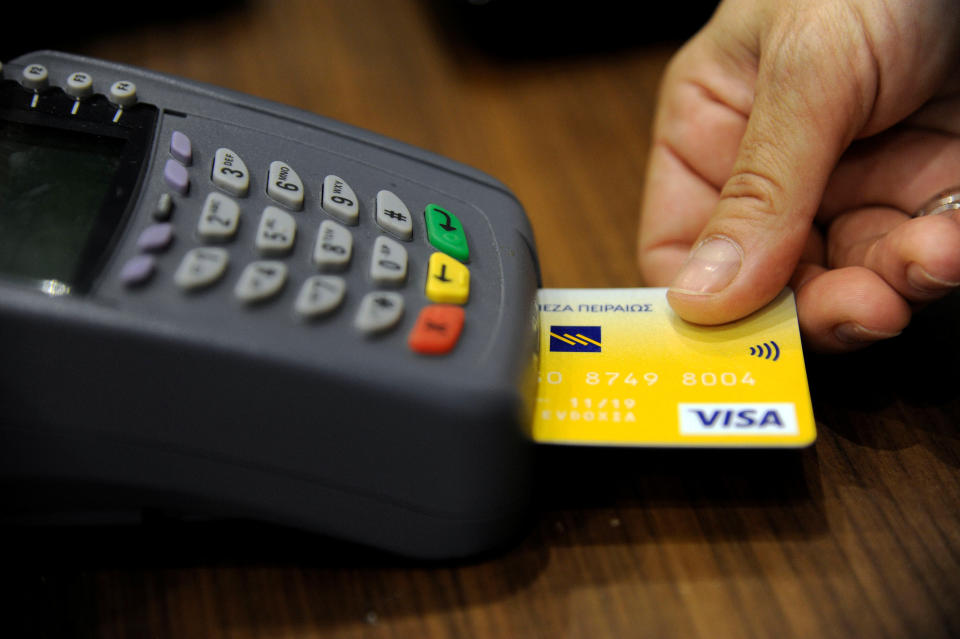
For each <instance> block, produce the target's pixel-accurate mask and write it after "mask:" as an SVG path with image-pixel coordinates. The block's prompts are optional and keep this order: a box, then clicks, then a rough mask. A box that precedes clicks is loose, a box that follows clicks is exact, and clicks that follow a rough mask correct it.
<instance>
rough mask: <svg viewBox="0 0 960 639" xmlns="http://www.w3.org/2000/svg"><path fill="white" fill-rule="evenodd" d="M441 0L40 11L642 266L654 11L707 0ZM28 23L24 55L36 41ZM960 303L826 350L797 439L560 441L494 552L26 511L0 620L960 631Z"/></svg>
mask: <svg viewBox="0 0 960 639" xmlns="http://www.w3.org/2000/svg"><path fill="white" fill-rule="evenodd" d="M437 4H438V3H433V4H429V3H426V2H416V1H414V0H352V1H351V0H331V1H324V2H312V1H310V0H301V1H299V2H293V1H291V2H269V1H266V0H263V1H254V0H250V1H248V2H236V3H226V2H221V3H213V4H211V3H204V2H195V3H192V4H191V3H187V2H173V3H172V4H171V5H169V7H168V9H169V11H167V12H165V14H164V16H163V18H162V19H157V20H154V21H151V20H149V19H147V18H136V17H135V16H124V15H122V14H119V15H118V14H116V13H115V12H113V13H112V12H110V11H107V10H104V11H102V12H101V13H102V15H100V16H96V15H94V16H91V15H89V12H90V11H93V12H94V13H96V11H99V9H97V10H94V9H88V8H84V9H83V10H81V8H80V7H78V8H77V9H76V13H75V15H73V16H72V17H73V18H74V20H72V21H71V20H64V21H63V22H62V25H63V26H62V28H58V29H46V30H38V32H37V33H35V34H27V35H23V36H21V38H22V40H23V41H26V42H27V44H30V45H33V46H31V47H28V48H39V47H41V46H42V47H57V48H61V49H67V50H70V51H74V52H77V53H84V54H88V55H93V56H97V57H101V58H107V59H112V60H116V61H120V62H125V63H130V64H135V65H139V66H145V67H149V68H152V69H155V70H158V71H164V72H169V73H173V74H176V75H180V76H184V77H187V78H191V79H195V80H200V81H204V82H210V83H213V84H217V85H220V86H225V87H229V88H231V89H236V90H239V91H243V92H246V93H250V94H254V95H257V96H261V97H265V98H270V99H273V100H276V101H279V102H283V103H286V104H289V105H293V106H296V107H300V108H303V109H307V110H309V111H313V112H317V113H320V114H322V115H326V116H329V117H332V118H335V119H338V120H342V121H345V122H348V123H351V124H354V125H357V126H360V127H363V128H367V129H371V130H373V131H376V132H379V133H382V134H385V135H388V136H390V137H393V138H397V139H400V140H402V141H405V142H408V143H410V144H413V145H416V146H421V147H425V148H427V149H430V150H432V151H436V152H438V153H440V154H443V155H446V156H449V157H452V158H454V159H456V160H459V161H462V162H464V163H466V164H469V165H472V166H475V167H477V168H479V169H481V170H484V171H486V172H488V173H491V174H493V175H495V176H496V177H498V178H499V179H501V180H502V181H503V182H505V183H506V184H507V185H508V186H510V187H511V188H512V190H513V191H514V192H515V193H516V194H517V195H518V197H519V199H520V200H521V201H522V202H523V203H524V205H525V207H526V209H527V211H528V214H529V216H530V218H531V221H532V223H533V226H534V231H535V233H536V237H537V243H538V248H539V254H540V259H541V264H542V269H543V284H544V285H545V286H548V287H632V286H639V285H642V282H641V281H640V278H639V274H638V271H637V268H636V265H635V240H636V229H637V219H636V218H637V209H638V202H639V201H640V193H641V189H642V179H641V176H642V175H643V172H644V165H645V162H646V153H647V150H648V145H649V129H650V120H651V117H652V110H653V105H654V100H655V93H656V89H657V84H658V80H659V77H660V75H661V73H662V71H663V68H664V65H665V64H666V62H667V60H668V59H669V57H670V55H671V53H672V52H673V51H675V50H676V47H677V46H678V45H677V42H679V40H676V41H669V40H666V41H665V39H664V38H663V37H656V36H663V35H664V34H667V35H669V34H670V33H672V31H671V29H670V28H669V27H677V31H679V32H683V31H684V30H685V32H686V33H688V34H689V33H691V32H692V31H693V30H694V29H695V28H696V20H695V18H696V16H693V17H691V16H690V14H689V12H685V9H684V6H685V5H684V3H680V4H681V5H684V6H680V7H679V8H678V10H677V15H675V16H670V17H669V21H670V24H666V23H663V24H661V25H656V24H654V25H651V24H650V23H649V20H648V21H645V22H644V23H643V25H639V26H636V28H635V29H634V30H631V29H624V28H617V26H618V25H619V26H620V27H622V26H623V24H624V23H623V20H625V19H626V13H624V12H620V13H618V12H617V11H616V10H615V9H614V7H615V6H616V4H615V3H609V6H608V5H604V3H603V2H602V1H601V2H597V3H592V4H591V5H590V9H589V10H588V9H580V10H579V11H581V12H582V15H580V14H571V13H565V12H563V11H562V10H560V9H557V10H556V14H555V15H554V16H552V17H551V16H540V17H539V18H538V17H537V16H533V15H532V14H530V12H526V13H524V12H523V11H521V9H520V8H518V9H517V10H516V11H517V12H516V13H514V14H510V13H505V12H504V11H503V7H502V5H498V6H499V7H500V8H499V9H498V10H499V11H500V13H499V14H493V15H494V19H492V20H491V19H487V18H485V17H477V16H481V15H483V16H485V15H489V14H490V13H491V11H492V7H493V5H497V3H496V2H494V3H491V8H488V11H487V13H486V14H477V16H472V17H471V16H470V15H469V13H468V11H467V9H468V8H469V5H468V4H467V3H466V2H463V3H460V4H459V5H456V6H457V7H458V8H459V9H458V10H459V12H460V15H467V16H468V17H471V20H472V24H473V26H474V27H475V29H474V30H473V34H474V35H479V36H481V39H482V42H480V41H478V40H475V39H471V37H470V36H469V35H468V32H466V31H463V30H462V28H460V27H458V26H457V24H455V23H454V22H451V21H450V20H449V18H448V17H444V14H443V12H438V11H437ZM440 4H442V3H440ZM447 4H448V5H449V4H452V3H447ZM519 5H520V7H522V6H525V3H519ZM64 10H67V9H64ZM31 11H32V9H31ZM126 11H127V12H129V11H131V9H128V10H126ZM41 13H42V12H41ZM93 17H95V18H97V19H98V20H99V19H105V21H106V26H105V27H102V28H97V29H95V28H93V27H89V28H88V26H87V25H88V24H92V22H91V19H92V18H93ZM110 18H112V19H110ZM511 18H516V20H514V21H511ZM684 18H688V20H686V21H685V23H684V20H683V19H684ZM36 19H38V20H40V18H39V17H38V18H36ZM58 24H60V23H58ZM14 27H15V25H14V24H13V23H12V22H8V23H7V24H6V25H5V31H6V32H8V33H9V34H10V38H8V39H7V42H6V45H5V46H6V47H7V49H8V50H7V51H6V55H9V54H11V53H17V52H22V51H16V50H12V49H13V48H15V47H16V46H20V45H19V44H18V43H19V42H20V40H18V39H17V37H16V36H14V35H13V33H12V32H13V31H14V30H15V28H14ZM524 34H526V35H524ZM578 34H579V39H578ZM584 34H590V35H592V36H593V37H585V35H584ZM630 35H632V36H634V37H632V38H630V39H629V40H628V39H627V36H630ZM597 36H600V37H597ZM5 37H6V36H5ZM576 43H582V44H583V45H584V46H582V47H580V48H582V49H583V51H579V52H576V51H572V50H571V49H572V47H570V46H566V45H570V44H576ZM24 50H25V49H24ZM507 52H510V53H512V54H513V55H505V54H506V53H507ZM532 53H536V54H537V55H531V54H532ZM957 317H960V301H958V299H957V297H953V298H950V299H948V300H946V301H945V302H942V303H939V304H935V305H933V306H932V307H930V308H928V309H926V310H925V312H924V313H922V314H921V315H920V317H918V318H917V320H915V322H914V325H913V326H912V327H911V329H909V330H908V331H907V332H906V333H905V334H904V335H903V336H901V337H900V338H898V339H897V340H896V341H895V342H893V343H891V344H888V345H881V346H878V347H874V348H872V349H869V350H867V351H865V352H862V353H860V354H856V355H850V356H843V357H825V356H814V355H810V354H808V361H807V364H808V374H809V378H810V385H811V391H812V395H813V400H814V410H815V414H816V417H817V425H818V429H819V439H818V440H817V442H816V445H815V446H814V447H812V448H809V449H806V450H803V451H791V452H775V453H772V452H762V451H740V452H737V451H728V452H723V451H652V450H646V451H644V450H640V451H633V450H606V449H543V450H542V451H540V456H539V460H538V463H539V465H540V467H539V469H538V473H537V477H538V491H537V495H538V496H537V501H536V509H535V512H534V513H533V517H532V522H531V525H530V527H529V528H528V529H527V530H525V531H524V532H523V534H522V535H521V536H520V537H519V538H518V539H517V540H516V541H515V543H513V544H511V545H509V546H508V547H506V548H504V549H501V550H499V551H497V552H496V553H493V554H491V555H490V556H485V557H481V558H474V559H471V560H469V561H461V562H453V563H440V564H421V563H416V562H411V561H406V560H403V559H398V558H395V557H391V556H385V555H382V554H379V553H376V552H372V551H369V550H367V549H364V548H357V547H355V546H352V545H349V544H346V543H341V542H336V541H330V540H327V539H323V538H317V537H315V536H312V535H308V534H304V533H299V532H295V531H288V530H281V529H275V528H272V527H269V526H262V525H252V524H251V525H245V524H244V525H239V524H229V525H223V524H197V525H186V526H185V525H173V524H165V523H163V522H158V523H156V524H154V525H149V526H145V527H142V528H134V529H80V530H67V531H64V530H53V531H40V532H37V531H32V532H30V533H29V534H21V535H20V536H18V537H17V538H15V539H13V540H11V541H9V542H8V543H7V544H6V546H5V550H6V552H5V553H4V555H5V557H6V560H5V561H4V564H5V568H4V571H3V577H2V582H3V593H2V594H3V598H2V599H3V604H0V610H2V611H3V612H4V614H3V622H2V623H3V624H4V625H7V626H8V627H9V626H12V627H13V628H15V629H16V632H14V633H11V634H8V635H7V636H16V637H73V636H80V637H176V638H178V639H185V638H191V637H202V638H205V639H209V638H214V637H244V638H246V637H271V638H276V637H297V638H305V637H327V636H329V637H338V638H348V637H349V638H352V637H370V638H373V637H378V638H379V637H418V638H430V639H438V638H443V637H498V638H502V637H547V638H565V637H570V638H579V637H588V638H590V639H605V638H618V639H619V638H624V637H656V638H668V637H680V638H686V637H704V638H710V639H720V638H724V637H777V638H778V639H787V638H789V637H818V638H822V637H857V638H874V637H891V638H903V637H922V638H933V637H957V636H960V432H958V423H960V419H958V418H960V394H958V392H957V383H956V382H955V379H954V376H955V374H956V373H955V370H956V369H954V368H953V365H955V364H956V363H957V362H958V361H960V340H958V339H957V336H956V333H957V331H956V328H955V326H956V324H955V322H956V318H957ZM940 365H943V366H944V368H943V369H940V368H939V366H940ZM4 634H6V633H4Z"/></svg>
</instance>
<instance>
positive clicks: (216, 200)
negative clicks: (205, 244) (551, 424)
mask: <svg viewBox="0 0 960 639" xmlns="http://www.w3.org/2000/svg"><path fill="white" fill-rule="evenodd" d="M239 224H240V205H239V204H237V203H236V202H234V201H233V200H231V199H230V198H228V197H227V196H226V195H224V194H222V193H211V194H210V195H208V196H207V199H206V200H205V201H204V203H203V209H201V211H200V221H199V222H197V233H198V234H199V235H200V237H202V238H204V239H205V240H213V241H223V240H228V239H230V238H232V237H233V236H234V235H235V234H236V232H237V225H239Z"/></svg>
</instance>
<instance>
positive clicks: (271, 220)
mask: <svg viewBox="0 0 960 639" xmlns="http://www.w3.org/2000/svg"><path fill="white" fill-rule="evenodd" d="M296 235H297V222H296V220H294V219H293V216H292V215H290V214H289V213H287V212H286V211H284V210H282V209H278V208H277V207H275V206H268V207H267V208H265V209H263V213H262V214H261V215H260V225H259V226H258V227H257V239H256V240H255V242H256V246H257V250H258V251H260V252H261V253H263V254H265V255H279V254H283V253H289V252H290V249H292V248H293V240H294V238H295V237H296Z"/></svg>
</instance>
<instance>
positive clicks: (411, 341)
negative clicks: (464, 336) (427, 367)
mask: <svg viewBox="0 0 960 639" xmlns="http://www.w3.org/2000/svg"><path fill="white" fill-rule="evenodd" d="M463 320H464V312H463V307H462V306H452V305H449V304H431V305H430V306H427V307H424V309H423V310H421V311H420V315H419V316H418V317H417V322H416V324H414V326H413V330H411V331H410V335H409V336H408V337H407V345H408V346H409V347H410V350H412V351H414V352H417V353H422V354H424V355H443V354H444V353H449V352H450V351H451V350H453V347H454V346H456V345H457V341H458V340H459V339H460V333H461V332H462V330H463Z"/></svg>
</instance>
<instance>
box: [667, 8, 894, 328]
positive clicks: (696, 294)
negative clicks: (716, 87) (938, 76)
mask: <svg viewBox="0 0 960 639" xmlns="http://www.w3.org/2000/svg"><path fill="white" fill-rule="evenodd" d="M845 24H846V25H849V27H848V32H841V33H838V30H839V31H843V30H844V28H845ZM857 29H858V27H857V25H856V24H855V22H854V23H853V24H851V23H849V22H848V23H844V22H843V21H842V20H838V19H836V17H834V19H833V20H827V19H826V18H825V16H823V14H819V15H816V16H815V17H813V18H812V19H810V17H809V16H808V17H807V18H804V16H797V15H795V16H793V19H791V20H786V21H782V24H776V23H775V24H773V25H772V26H771V28H770V31H769V32H768V33H767V34H766V37H764V38H761V39H760V41H762V42H764V50H763V51H761V53H760V56H759V61H758V70H757V79H756V85H755V96H754V102H753V106H752V108H751V111H750V114H749V119H748V122H747V127H746V131H745V133H744V135H743V138H742V140H741V143H740V147H739V150H738V154H737V159H736V161H735V163H734V166H733V170H732V174H731V177H730V178H729V179H728V180H727V181H726V183H725V184H724V185H723V188H722V190H721V192H720V200H719V202H718V204H717V206H716V208H715V209H714V212H713V215H712V217H711V218H710V220H709V221H708V222H707V224H706V226H705V227H704V229H703V231H702V232H701V234H700V236H699V237H698V238H697V241H696V242H695V243H694V245H693V250H692V251H691V253H690V256H689V257H688V259H687V262H686V263H685V265H684V266H683V267H682V268H681V270H680V272H679V274H678V275H677V277H676V279H675V280H674V282H673V284H672V286H671V288H670V291H669V292H668V300H669V302H670V304H671V306H672V307H673V308H674V310H675V311H676V312H677V313H678V314H679V315H680V316H681V317H682V318H684V319H686V320H688V321H691V322H695V323H700V324H719V323H723V322H728V321H732V320H736V319H739V318H741V317H744V316H746V315H748V314H750V313H751V312H753V311H755V310H757V309H758V308H760V307H762V306H763V305H765V304H766V303H767V302H769V301H770V300H771V299H773V298H774V297H775V296H776V295H777V294H778V293H779V292H780V291H781V290H782V289H783V287H784V286H785V285H786V284H787V282H788V281H789V279H790V275H791V273H792V272H793V270H794V268H795V267H796V265H797V262H798V260H799V258H800V255H801V254H802V252H803V249H804V246H805V243H806V240H807V236H808V235H809V231H810V226H811V223H812V220H813V217H814V215H815V214H816V212H817V208H818V207H819V204H820V199H821V196H822V194H823V191H824V189H825V187H826V184H827V181H828V179H829V176H830V174H831V172H832V171H833V169H834V167H835V166H836V164H837V161H838V160H839V157H840V155H841V154H842V153H843V151H844V150H845V149H846V147H847V146H848V145H849V143H850V141H851V140H852V139H853V137H854V136H855V134H856V132H857V131H859V129H860V128H861V127H862V126H863V123H864V122H865V121H866V119H867V118H868V117H869V114H870V111H871V108H872V105H873V100H874V96H875V88H876V71H875V69H874V67H873V65H872V64H871V58H870V55H869V47H868V46H866V43H865V39H864V36H863V33H862V31H860V32H859V33H856V31H857Z"/></svg>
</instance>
